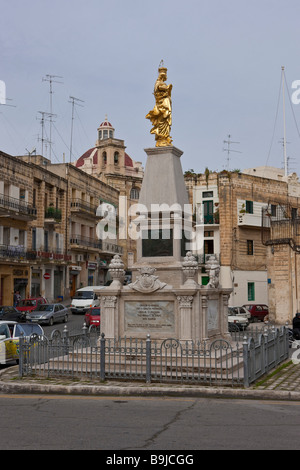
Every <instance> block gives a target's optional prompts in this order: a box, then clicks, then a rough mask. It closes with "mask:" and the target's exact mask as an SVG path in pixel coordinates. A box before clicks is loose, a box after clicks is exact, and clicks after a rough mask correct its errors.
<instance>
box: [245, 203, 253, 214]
mask: <svg viewBox="0 0 300 470" xmlns="http://www.w3.org/2000/svg"><path fill="white" fill-rule="evenodd" d="M246 212H247V213H248V214H253V201H246Z"/></svg>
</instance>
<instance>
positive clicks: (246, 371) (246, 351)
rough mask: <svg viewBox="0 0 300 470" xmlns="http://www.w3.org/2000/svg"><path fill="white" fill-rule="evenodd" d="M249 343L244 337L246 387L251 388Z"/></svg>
mask: <svg viewBox="0 0 300 470" xmlns="http://www.w3.org/2000/svg"><path fill="white" fill-rule="evenodd" d="M248 351H249V349H248V341H247V337H246V336H244V341H243V362H244V387H246V388H248V387H249V354H248Z"/></svg>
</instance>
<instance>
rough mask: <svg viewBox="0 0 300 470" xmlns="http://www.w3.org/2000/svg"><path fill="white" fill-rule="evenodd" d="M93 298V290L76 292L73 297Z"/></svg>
mask: <svg viewBox="0 0 300 470" xmlns="http://www.w3.org/2000/svg"><path fill="white" fill-rule="evenodd" d="M92 298H93V291H90V290H87V291H80V292H76V294H75V295H74V297H73V299H92Z"/></svg>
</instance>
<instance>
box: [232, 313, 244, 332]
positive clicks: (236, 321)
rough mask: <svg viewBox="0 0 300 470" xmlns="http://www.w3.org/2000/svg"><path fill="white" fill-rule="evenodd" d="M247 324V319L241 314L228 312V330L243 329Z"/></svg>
mask: <svg viewBox="0 0 300 470" xmlns="http://www.w3.org/2000/svg"><path fill="white" fill-rule="evenodd" d="M248 326H249V320H248V318H246V317H243V316H242V315H229V314H228V331H239V330H245V329H246V328H247V327H248Z"/></svg>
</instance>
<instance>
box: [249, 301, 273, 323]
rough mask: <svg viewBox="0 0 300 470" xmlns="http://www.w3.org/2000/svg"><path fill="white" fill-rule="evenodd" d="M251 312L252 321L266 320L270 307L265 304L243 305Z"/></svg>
mask: <svg viewBox="0 0 300 470" xmlns="http://www.w3.org/2000/svg"><path fill="white" fill-rule="evenodd" d="M243 307H245V308H246V309H247V310H249V312H250V314H251V321H257V320H260V321H264V318H265V316H266V315H268V314H269V307H268V306H267V305H265V304H246V305H243Z"/></svg>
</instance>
